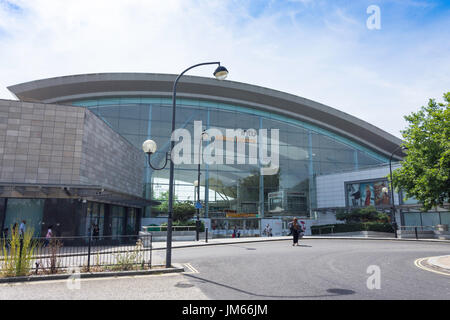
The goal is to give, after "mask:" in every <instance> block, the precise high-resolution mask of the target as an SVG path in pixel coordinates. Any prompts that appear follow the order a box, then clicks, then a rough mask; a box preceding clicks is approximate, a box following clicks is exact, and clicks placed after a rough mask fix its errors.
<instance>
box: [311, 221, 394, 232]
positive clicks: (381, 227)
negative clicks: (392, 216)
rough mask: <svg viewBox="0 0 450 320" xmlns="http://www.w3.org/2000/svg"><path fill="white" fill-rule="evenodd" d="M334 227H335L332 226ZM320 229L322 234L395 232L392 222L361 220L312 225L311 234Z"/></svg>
mask: <svg viewBox="0 0 450 320" xmlns="http://www.w3.org/2000/svg"><path fill="white" fill-rule="evenodd" d="M331 227H333V228H331ZM319 229H321V231H320V234H328V233H331V229H333V233H341V232H358V231H376V232H388V233H394V229H393V228H392V225H391V224H390V223H379V222H361V223H338V224H327V225H322V226H312V227H311V234H313V235H315V234H319Z"/></svg>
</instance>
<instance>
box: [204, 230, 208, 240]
mask: <svg viewBox="0 0 450 320" xmlns="http://www.w3.org/2000/svg"><path fill="white" fill-rule="evenodd" d="M205 242H206V243H207V242H208V228H205Z"/></svg>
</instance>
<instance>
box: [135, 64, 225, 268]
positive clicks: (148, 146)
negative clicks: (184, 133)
mask: <svg viewBox="0 0 450 320" xmlns="http://www.w3.org/2000/svg"><path fill="white" fill-rule="evenodd" d="M210 64H217V65H219V66H218V67H217V69H216V70H215V71H214V76H215V77H216V79H218V80H224V79H225V78H226V77H227V75H228V70H227V69H226V68H225V67H223V66H221V65H220V62H204V63H199V64H196V65H193V66H191V67H189V68H187V69H186V70H184V71H183V72H182V73H180V74H179V75H178V77H177V78H176V79H175V82H174V84H173V92H172V133H173V132H174V131H175V115H176V96H177V84H178V81H179V80H180V78H181V77H182V76H183V75H184V74H185V73H186V72H187V71H189V70H191V69H193V68H195V67H199V66H204V65H210ZM170 140H171V141H170V151H169V152H166V162H165V163H164V166H163V167H161V168H154V167H153V166H152V165H151V163H150V157H151V155H152V154H153V153H155V152H156V149H157V146H156V142H154V141H153V140H147V141H145V142H144V143H143V145H142V149H143V150H144V152H145V153H147V155H148V164H149V166H150V167H151V168H152V169H154V170H162V169H164V168H165V167H166V165H167V162H168V160H170V173H169V200H168V201H169V209H168V216H167V245H166V246H167V249H166V268H170V267H171V266H172V219H173V184H174V164H173V161H172V159H171V155H170V153H171V151H172V150H173V147H174V146H175V141H173V140H172V139H170Z"/></svg>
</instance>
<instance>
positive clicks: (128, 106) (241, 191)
mask: <svg viewBox="0 0 450 320" xmlns="http://www.w3.org/2000/svg"><path fill="white" fill-rule="evenodd" d="M74 104H75V105H80V106H86V107H88V108H89V109H90V110H91V111H93V112H94V113H95V114H97V115H98V116H99V117H100V118H102V119H103V120H104V121H105V122H106V123H107V124H109V125H110V126H111V127H112V128H113V129H114V130H115V131H117V132H118V133H119V134H121V135H122V136H124V137H125V138H126V139H128V140H129V141H130V142H131V143H132V144H133V145H135V146H136V148H139V149H140V148H141V146H142V143H143V141H145V140H147V139H149V138H151V139H153V140H155V141H156V143H157V145H158V151H157V152H156V154H154V155H153V156H152V164H153V165H154V166H157V167H158V166H162V165H163V164H164V159H165V153H166V152H167V151H168V150H169V147H170V140H169V137H170V133H171V117H172V104H171V100H170V99H164V98H161V99H159V98H144V97H142V98H115V99H99V100H90V101H78V102H76V103H74ZM194 121H201V122H202V126H203V127H202V129H212V128H215V129H218V130H219V131H220V132H221V138H220V139H219V138H217V136H216V140H215V141H216V142H217V143H222V145H223V148H224V149H225V152H228V150H226V143H227V141H230V139H235V140H233V141H232V142H233V150H234V157H233V161H232V162H231V163H230V162H229V163H227V162H226V157H225V156H228V154H226V155H225V156H224V157H223V158H222V159H223V163H219V164H217V163H215V164H209V165H208V164H204V163H203V164H201V166H200V169H201V179H200V180H201V181H200V184H201V186H200V191H201V195H200V200H201V201H204V202H205V205H204V206H203V208H202V210H201V214H202V216H205V217H216V218H225V217H226V215H227V214H234V217H236V216H237V217H239V215H242V216H248V215H249V214H254V215H255V216H257V217H268V216H293V215H295V216H299V217H300V216H302V217H308V216H309V215H310V211H311V209H313V208H315V202H316V200H315V194H316V191H315V185H314V177H315V175H317V174H326V173H331V172H336V171H341V170H348V169H357V168H359V167H363V166H368V165H376V164H380V163H386V162H387V159H386V158H385V157H383V156H381V155H379V154H377V153H376V152H374V151H372V150H370V149H367V148H365V147H362V146H360V145H358V144H357V143H355V142H354V141H351V140H349V139H346V138H343V137H340V136H338V135H336V134H334V133H332V132H329V131H326V130H324V129H322V128H319V127H316V126H313V125H311V124H308V123H304V122H301V121H297V120H294V119H291V118H287V117H284V116H281V115H277V114H274V113H267V112H262V111H258V110H254V109H249V108H244V107H241V106H236V105H229V104H221V103H213V102H208V101H197V100H187V99H179V100H178V102H177V113H176V127H177V128H183V129H187V130H188V132H190V134H191V136H192V139H191V140H192V142H191V151H192V157H191V160H192V163H193V161H194V160H195V159H198V158H199V154H200V152H202V153H203V154H206V153H207V152H208V145H210V144H211V142H210V141H202V142H200V141H199V140H194ZM226 129H243V130H245V131H244V133H245V134H244V136H245V137H246V138H245V137H244V138H243V139H244V140H240V141H239V142H242V143H243V144H244V145H245V152H244V154H243V155H245V163H238V157H237V156H236V154H238V153H239V150H238V147H237V146H236V145H237V142H238V139H239V137H234V136H233V137H229V136H227V134H226V131H225V130H226ZM251 129H254V130H256V132H257V133H258V132H259V131H258V130H259V129H267V130H268V137H269V139H270V137H271V131H270V130H271V129H278V130H279V168H280V169H279V170H278V171H277V172H274V173H273V174H271V175H261V168H262V167H263V164H262V163H261V158H260V157H258V154H256V156H255V155H254V154H252V153H251V151H250V150H251V148H252V146H253V145H254V144H253V141H254V139H253V140H252V135H251V133H252V132H254V131H253V130H251ZM245 139H246V140H245ZM256 141H257V140H256ZM200 147H201V149H200ZM200 150H201V151H200ZM270 152H271V148H270V147H269V154H270ZM241 154H242V153H241ZM214 155H215V154H214ZM196 163H197V162H195V163H193V164H181V165H176V166H175V198H176V201H187V200H189V201H193V200H194V198H195V196H194V193H195V188H194V181H195V180H197V174H198V166H197V164H196ZM142 165H143V166H145V175H144V177H143V180H142V182H143V183H144V190H145V192H144V193H145V194H144V196H145V197H146V198H152V199H155V200H160V201H162V202H165V201H167V196H166V194H165V193H167V191H168V182H169V180H168V179H169V166H167V168H166V169H164V170H161V171H153V170H151V169H150V168H149V166H148V164H146V163H143V164H142ZM277 197H278V199H277ZM269 201H272V204H271V203H270V202H269ZM274 201H275V202H276V201H278V204H279V205H278V206H274V205H273V204H274V203H275V202H274ZM151 210H152V209H151V208H147V209H146V212H145V216H146V217H149V216H155V215H157V212H159V211H158V210H157V209H153V213H152V211H151ZM161 214H162V215H164V212H163V213H161ZM117 228H118V227H116V229H117Z"/></svg>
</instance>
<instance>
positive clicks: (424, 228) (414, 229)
mask: <svg viewBox="0 0 450 320" xmlns="http://www.w3.org/2000/svg"><path fill="white" fill-rule="evenodd" d="M399 230H400V231H401V232H404V231H406V233H410V232H411V233H412V232H414V236H415V238H416V240H418V239H419V231H421V232H423V231H428V232H432V231H434V230H436V226H401V227H399ZM402 236H403V235H402Z"/></svg>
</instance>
